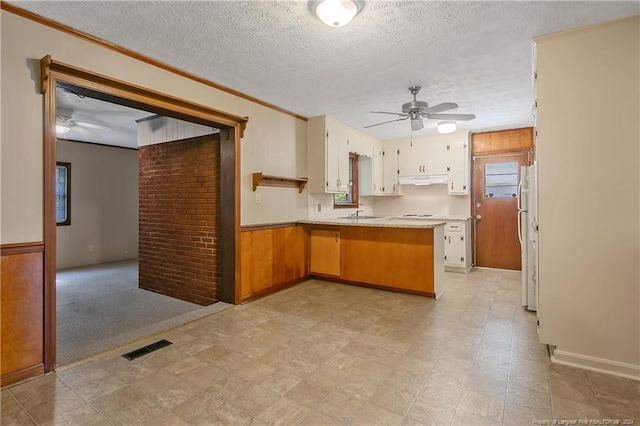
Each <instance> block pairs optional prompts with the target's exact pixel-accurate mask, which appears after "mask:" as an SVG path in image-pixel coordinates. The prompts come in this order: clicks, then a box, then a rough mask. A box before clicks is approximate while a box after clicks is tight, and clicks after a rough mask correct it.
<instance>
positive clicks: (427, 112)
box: [364, 86, 476, 131]
mask: <svg viewBox="0 0 640 426" xmlns="http://www.w3.org/2000/svg"><path fill="white" fill-rule="evenodd" d="M420 89H422V87H420V86H411V87H409V92H411V94H412V95H413V101H411V102H407V103H406V104H404V105H402V112H386V111H369V112H372V113H374V114H391V115H398V116H400V117H402V118H398V119H396V120H390V121H384V122H382V123H377V124H371V125H369V126H364V128H365V129H366V128H367V127H374V126H380V125H381V124H387V123H393V122H395V121H402V120H407V119H411V130H414V131H415V130H420V129H422V128H423V127H424V124H423V123H422V118H423V117H424V118H427V119H430V120H452V121H468V120H473V119H474V118H476V116H475V115H473V114H438V113H439V112H442V111H449V110H451V109H455V108H458V104H454V103H453V102H444V103H441V104H438V105H434V106H432V107H429V104H428V103H426V102H423V101H418V100H416V96H417V95H418V92H420Z"/></svg>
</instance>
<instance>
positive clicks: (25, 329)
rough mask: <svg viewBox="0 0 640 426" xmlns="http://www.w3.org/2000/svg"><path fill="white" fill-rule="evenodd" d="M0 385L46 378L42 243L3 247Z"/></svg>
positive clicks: (1, 249) (0, 301) (0, 305)
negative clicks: (44, 362) (39, 376)
mask: <svg viewBox="0 0 640 426" xmlns="http://www.w3.org/2000/svg"><path fill="white" fill-rule="evenodd" d="M0 251H1V268H2V269H1V270H2V278H1V279H0V287H1V288H0V292H1V294H2V297H1V298H0V309H1V311H0V312H1V315H2V326H1V330H0V333H1V334H0V352H1V354H0V356H1V358H2V362H1V363H0V385H1V386H6V385H10V384H13V383H17V382H19V381H21V380H24V379H27V378H29V377H34V376H38V375H41V374H44V364H43V361H44V269H43V254H44V245H43V243H40V242H37V243H27V244H6V245H2V247H1V248H0Z"/></svg>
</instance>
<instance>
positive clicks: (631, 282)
mask: <svg viewBox="0 0 640 426" xmlns="http://www.w3.org/2000/svg"><path fill="white" fill-rule="evenodd" d="M536 46H537V72H538V87H537V94H538V96H537V97H538V105H539V110H538V123H537V129H538V140H537V162H538V183H539V225H540V232H539V256H540V271H539V277H540V284H539V285H540V312H541V315H542V317H541V326H542V331H541V340H542V341H544V342H546V343H549V344H552V345H556V351H555V353H554V360H555V361H558V362H564V363H570V364H575V365H581V366H583V367H589V368H599V369H604V370H608V371H611V372H615V373H619V374H626V375H629V376H634V377H636V378H640V288H639V287H640V271H639V262H638V259H639V256H640V226H639V225H640V195H639V192H640V130H639V124H638V123H639V116H640V69H639V64H640V17H634V18H632V19H625V20H621V21H616V22H612V23H609V24H604V25H600V26H596V27H591V28H586V29H581V30H577V31H572V32H567V33H562V34H556V35H550V36H547V37H542V38H539V39H537V40H536Z"/></svg>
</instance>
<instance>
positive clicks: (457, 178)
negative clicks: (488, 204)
mask: <svg viewBox="0 0 640 426" xmlns="http://www.w3.org/2000/svg"><path fill="white" fill-rule="evenodd" d="M447 152H448V159H449V161H448V163H449V166H448V169H449V183H448V188H447V189H448V192H449V195H469V189H470V188H469V187H470V184H469V163H470V161H469V142H468V140H467V139H465V138H461V139H460V140H459V141H456V142H452V143H451V144H450V145H449V149H448V150H447Z"/></svg>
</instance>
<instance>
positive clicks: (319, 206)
mask: <svg viewBox="0 0 640 426" xmlns="http://www.w3.org/2000/svg"><path fill="white" fill-rule="evenodd" d="M318 211H319V212H321V211H322V204H320V203H318Z"/></svg>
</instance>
